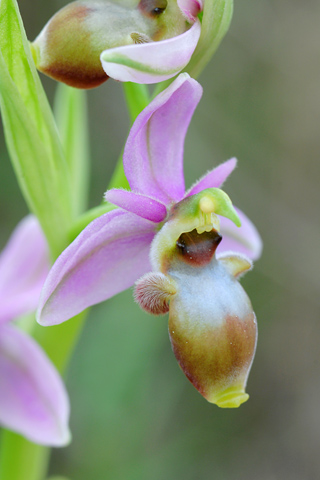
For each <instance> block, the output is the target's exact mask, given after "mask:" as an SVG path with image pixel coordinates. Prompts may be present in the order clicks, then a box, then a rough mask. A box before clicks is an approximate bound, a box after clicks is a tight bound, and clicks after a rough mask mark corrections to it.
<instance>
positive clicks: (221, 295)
mask: <svg viewBox="0 0 320 480" xmlns="http://www.w3.org/2000/svg"><path fill="white" fill-rule="evenodd" d="M217 215H223V216H225V217H228V218H229V219H231V220H232V221H234V223H235V224H236V225H238V226H240V221H239V219H238V217H237V214H236V212H235V210H234V208H233V206H232V204H231V201H230V199H229V197H228V196H227V195H226V194H225V193H224V192H223V191H221V190H219V189H215V188H212V189H207V190H204V191H203V192H201V193H199V194H197V195H194V196H191V197H188V198H186V199H184V200H182V201H181V202H180V203H178V204H176V205H175V206H174V207H173V209H172V211H171V212H170V214H169V217H168V220H167V221H166V223H165V224H164V225H163V227H162V229H161V230H160V231H159V233H158V234H157V236H156V237H155V239H154V241H153V244H152V247H151V260H152V264H153V269H154V271H153V272H152V273H149V274H147V275H145V276H144V277H142V278H141V279H140V280H138V282H137V283H136V289H135V297H136V300H137V301H138V303H139V304H140V305H141V306H142V308H144V309H145V310H147V311H148V312H150V313H153V314H162V313H166V312H169V335H170V340H171V344H172V348H173V352H174V354H175V356H176V358H177V360H178V362H179V365H180V367H181V368H182V370H183V371H184V373H185V375H186V376H187V378H188V379H189V380H190V381H191V382H192V383H193V385H194V386H195V387H196V388H197V389H198V391H199V392H200V393H201V394H202V395H203V396H204V397H205V398H206V399H207V400H208V401H209V402H211V403H215V404H217V405H218V406H219V407H229V408H233V407H238V406H239V405H241V404H242V403H244V402H245V401H246V400H247V399H248V398H249V395H248V394H247V393H246V392H245V388H246V383H247V378H248V374H249V371H250V368H251V365H252V361H253V357H254V353H255V348H256V341H257V323H256V317H255V314H254V312H253V310H252V305H251V302H250V300H249V298H248V296H247V294H246V293H245V291H244V290H243V288H242V287H241V285H240V283H239V282H238V278H239V276H241V275H242V274H243V273H244V272H246V271H247V270H250V268H251V267H252V264H251V262H250V260H248V259H247V258H246V257H244V256H243V255H240V254H237V253H231V252H230V253H228V252H226V253H224V254H221V255H220V256H218V258H217V257H216V255H215V251H216V248H217V246H218V245H219V243H220V242H221V241H222V242H223V239H222V237H221V235H220V233H219V230H220V226H219V218H218V216H217Z"/></svg>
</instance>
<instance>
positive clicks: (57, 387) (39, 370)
mask: <svg viewBox="0 0 320 480" xmlns="http://www.w3.org/2000/svg"><path fill="white" fill-rule="evenodd" d="M48 271H49V259H48V248H47V244H46V240H45V238H44V235H43V233H42V231H41V229H40V226H39V223H38V221H37V220H36V218H35V217H33V216H31V215H30V216H28V217H26V218H25V219H24V220H22V221H21V222H20V224H19V225H18V226H17V228H16V230H15V231H14V233H13V234H12V236H11V238H10V240H9V242H8V244H7V245H6V247H5V249H4V250H3V252H2V253H1V255H0V305H1V306H0V386H1V388H0V423H1V425H2V426H4V427H6V428H9V429H11V430H14V431H16V432H18V433H20V434H22V435H24V436H25V437H27V438H28V439H30V440H31V441H33V442H35V443H40V444H44V445H52V446H62V445H65V444H66V443H68V442H69V439H70V435H69V430H68V419H69V401H68V396H67V393H66V391H65V388H64V385H63V383H62V380H61V378H60V376H59V374H58V373H57V371H56V369H55V368H54V366H53V365H52V363H51V362H50V360H49V359H48V358H47V356H46V355H45V353H44V352H43V350H42V349H41V348H40V347H39V345H38V344H37V343H36V342H35V341H34V340H33V339H32V338H31V337H29V336H28V335H27V334H25V333H24V332H22V331H21V330H20V329H19V328H18V327H17V326H15V325H13V323H12V320H13V319H15V318H16V317H19V316H21V315H24V314H27V313H31V312H33V311H35V309H36V307H37V303H38V301H39V295H40V291H41V288H42V285H43V283H44V280H45V278H46V276H47V274H48Z"/></svg>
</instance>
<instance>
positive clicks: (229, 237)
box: [217, 208, 263, 260]
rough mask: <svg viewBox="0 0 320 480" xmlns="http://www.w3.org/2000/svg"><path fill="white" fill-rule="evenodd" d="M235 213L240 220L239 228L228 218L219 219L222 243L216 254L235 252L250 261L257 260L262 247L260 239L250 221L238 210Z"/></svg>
mask: <svg viewBox="0 0 320 480" xmlns="http://www.w3.org/2000/svg"><path fill="white" fill-rule="evenodd" d="M236 211H237V214H238V215H239V218H240V220H241V227H236V226H235V224H234V223H233V222H231V220H229V219H228V218H225V217H220V222H221V234H222V241H221V243H220V245H219V246H218V248H217V254H219V253H223V252H229V251H230V252H237V253H242V254H244V255H246V256H247V257H249V258H250V259H251V260H257V259H258V258H259V257H260V256H261V252H262V247H263V244H262V240H261V237H260V235H259V233H258V231H257V229H256V227H255V226H254V225H253V223H252V222H251V220H249V218H248V217H247V216H246V215H245V214H244V213H243V212H242V211H241V210H239V209H238V208H236Z"/></svg>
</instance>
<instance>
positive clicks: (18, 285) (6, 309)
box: [0, 215, 49, 323]
mask: <svg viewBox="0 0 320 480" xmlns="http://www.w3.org/2000/svg"><path fill="white" fill-rule="evenodd" d="M48 272H49V252H48V246H47V242H46V239H45V236H44V234H43V233H42V230H41V228H40V225H39V222H38V220H37V219H36V217H34V216H33V215H29V216H27V217H26V218H24V219H23V220H22V221H21V222H20V223H19V224H18V226H17V227H16V229H15V230H14V232H13V234H12V235H11V237H10V239H9V241H8V243H7V245H6V246H5V248H4V250H3V251H2V253H1V255H0V305H1V307H0V323H3V322H5V321H9V320H12V319H13V318H16V317H18V316H20V315H23V314H25V313H29V312H32V311H34V310H35V309H36V308H37V305H38V301H39V297H40V292H41V288H42V286H43V283H44V281H45V278H46V276H47V274H48Z"/></svg>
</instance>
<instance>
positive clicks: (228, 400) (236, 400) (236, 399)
mask: <svg viewBox="0 0 320 480" xmlns="http://www.w3.org/2000/svg"><path fill="white" fill-rule="evenodd" d="M248 399H249V395H248V394H247V393H245V391H244V390H243V389H241V388H239V387H229V388H227V389H226V390H224V391H223V392H221V393H219V394H218V395H217V394H216V395H213V396H212V399H208V400H209V402H210V403H215V404H216V405H218V407H220V408H238V407H240V405H241V404H242V403H244V402H246V401H247V400H248Z"/></svg>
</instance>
